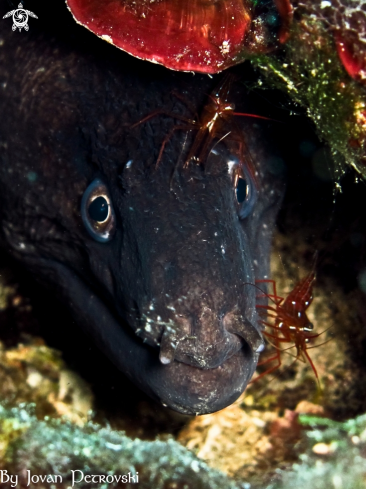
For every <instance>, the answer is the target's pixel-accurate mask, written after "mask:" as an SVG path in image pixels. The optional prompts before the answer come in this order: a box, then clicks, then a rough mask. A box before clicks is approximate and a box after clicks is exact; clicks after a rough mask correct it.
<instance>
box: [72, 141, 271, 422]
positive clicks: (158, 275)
mask: <svg viewBox="0 0 366 489" xmlns="http://www.w3.org/2000/svg"><path fill="white" fill-rule="evenodd" d="M176 154H177V153H176V152H174V151H171V152H170V155H171V157H169V156H168V157H167V158H165V159H164V160H163V162H162V164H160V165H159V167H158V168H156V167H155V163H152V164H150V166H148V165H146V159H145V158H138V157H137V158H136V157H135V158H133V159H130V160H128V161H126V164H124V165H121V166H120V167H119V168H118V170H117V171H116V173H115V175H114V176H113V177H112V178H111V177H110V176H109V177H108V178H106V177H105V176H104V175H103V173H102V172H101V173H100V175H98V174H96V175H95V178H94V179H93V180H92V182H91V183H90V184H89V185H88V187H87V188H86V189H85V191H84V193H83V197H82V199H81V217H82V221H83V224H84V227H85V230H86V231H87V232H88V233H89V236H90V237H89V239H88V236H86V239H85V242H86V247H87V250H88V257H89V267H90V269H91V270H92V273H93V275H94V276H95V277H96V278H97V280H98V283H100V284H103V286H104V288H105V289H106V290H107V291H108V294H109V295H110V298H111V301H112V302H113V304H114V308H115V310H116V313H117V317H120V318H123V319H124V320H125V321H126V322H127V323H128V324H129V325H130V326H131V327H132V329H133V331H134V333H135V335H136V337H137V338H138V339H137V340H136V338H135V341H137V342H139V343H140V346H141V345H145V346H142V347H143V348H144V349H145V350H146V351H149V352H150V355H151V361H150V364H149V368H148V369H147V372H146V379H145V380H144V382H147V383H148V385H149V388H150V389H151V390H152V392H153V393H154V396H155V397H158V398H159V400H160V401H161V402H162V403H163V404H166V405H168V406H170V407H172V408H174V409H176V410H178V411H180V412H184V413H190V414H192V413H207V412H211V411H216V410H219V409H221V408H223V407H225V406H227V405H229V404H231V403H232V402H233V401H234V400H235V399H236V398H237V397H238V396H239V395H240V393H241V392H242V391H243V390H244V388H245V387H246V385H247V383H248V382H249V380H250V378H251V376H252V374H253V372H254V369H255V367H256V363H257V359H258V353H259V352H260V351H261V349H262V346H263V339H262V336H261V334H260V331H259V328H258V320H257V315H256V308H255V295H256V290H255V288H254V287H250V286H248V285H246V284H249V283H251V284H253V283H254V281H255V266H254V263H253V260H254V259H255V258H254V256H253V250H254V246H257V245H254V240H255V236H256V235H257V231H258V227H257V226H258V224H259V223H258V222H255V221H256V219H258V217H259V216H261V217H262V219H263V214H262V212H259V211H260V208H261V203H260V201H259V202H257V200H258V197H259V195H258V193H260V190H259V189H257V188H256V187H259V186H260V185H261V183H263V179H262V178H260V176H259V172H258V176H257V177H258V181H257V182H254V180H253V178H252V177H251V176H250V174H249V172H248V174H247V180H246V183H247V185H248V189H247V191H248V196H247V198H245V199H244V197H243V196H240V195H239V193H238V189H237V188H235V186H234V182H233V178H232V172H233V171H234V167H235V165H236V164H237V163H235V159H234V158H233V156H232V155H231V153H230V150H229V149H228V148H226V147H224V145H223V144H222V145H221V146H220V145H217V146H216V148H215V151H214V152H213V153H211V154H210V155H209V157H208V160H207V161H206V162H205V164H204V165H197V164H196V163H194V162H192V163H191V164H190V165H189V167H188V168H183V164H182V161H181V162H180V164H179V162H178V165H177V161H174V159H173V157H176V156H175V155H176ZM173 155H174V156H173ZM111 182H114V183H113V184H112V183H111ZM264 186H265V185H264ZM262 191H263V190H262ZM243 199H244V200H243ZM239 200H240V202H239ZM266 202H267V203H268V200H266ZM246 214H248V216H246ZM243 215H244V216H246V217H244V218H243V219H242V218H241V216H243ZM263 224H264V225H265V226H266V222H261V223H260V224H259V226H260V225H262V226H263ZM253 226H254V230H255V232H254V235H255V236H253V235H252V234H253ZM253 238H254V240H253ZM253 245H254V246H253ZM117 341H118V340H117ZM117 348H118V343H114V344H113V345H111V348H110V352H112V351H115V350H116V349H117ZM119 348H120V349H119V353H118V354H117V355H115V358H114V361H115V362H116V363H117V364H118V363H119V362H120V363H123V362H124V358H123V357H124V356H125V347H124V345H123V344H121V345H119ZM119 355H120V357H121V359H119V358H118V357H119ZM135 361H136V362H139V358H138V356H136V359H135Z"/></svg>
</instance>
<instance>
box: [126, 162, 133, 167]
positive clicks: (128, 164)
mask: <svg viewBox="0 0 366 489" xmlns="http://www.w3.org/2000/svg"><path fill="white" fill-rule="evenodd" d="M132 163H133V160H128V161H127V163H126V168H131V165H132Z"/></svg>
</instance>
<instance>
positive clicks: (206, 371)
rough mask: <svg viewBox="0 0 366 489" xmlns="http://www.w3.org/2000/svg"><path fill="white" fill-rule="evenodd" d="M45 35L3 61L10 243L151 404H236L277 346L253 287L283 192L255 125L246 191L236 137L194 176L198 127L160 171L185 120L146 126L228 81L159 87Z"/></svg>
mask: <svg viewBox="0 0 366 489" xmlns="http://www.w3.org/2000/svg"><path fill="white" fill-rule="evenodd" d="M74 28H75V29H76V27H74V26H73V25H72V24H70V32H71V31H72V29H74ZM62 32H63V33H64V32H66V33H67V32H68V30H67V29H64V30H63V31H62ZM32 35H33V34H32V33H31V34H30V36H32ZM84 35H85V36H87V35H88V34H87V33H86V34H85V33H84V31H83V32H82V36H84ZM37 36H38V37H37ZM37 36H36V35H35V37H34V39H33V38H31V37H30V38H29V39H28V38H27V41H26V42H25V41H24V43H23V44H22V42H23V41H22V40H21V39H19V38H17V39H16V40H15V39H14V38H13V37H11V36H10V34H9V35H8V39H7V40H5V47H6V50H3V51H1V52H0V65H1V66H0V69H1V73H2V75H1V76H2V79H3V85H2V86H3V87H9V90H8V91H7V92H6V90H5V88H4V90H3V95H4V97H3V98H2V99H1V102H0V104H1V107H0V108H1V112H2V120H1V121H0V134H1V141H2V144H3V146H2V149H3V152H2V155H1V166H0V183H1V185H2V191H1V195H0V199H1V206H0V210H1V234H2V238H3V239H4V240H5V241H6V245H7V248H8V249H10V250H11V251H12V253H13V254H14V255H15V256H16V257H17V258H18V259H19V260H21V261H22V262H23V263H25V264H26V266H27V267H28V268H30V269H31V270H32V271H33V272H34V274H35V275H36V276H37V277H38V278H39V279H40V280H41V281H43V282H44V283H46V284H47V285H48V286H52V287H53V288H54V289H55V291H56V293H57V295H58V296H59V297H60V299H61V300H62V301H63V302H64V303H66V304H67V306H68V307H69V309H70V310H71V311H72V313H73V315H74V317H75V318H76V320H77V322H78V323H79V324H80V325H82V326H83V328H84V329H85V330H86V331H87V332H88V333H90V334H91V335H92V336H93V338H94V340H95V341H96V343H97V344H98V345H99V347H100V348H101V349H103V350H104V351H105V352H106V354H107V355H108V357H109V358H110V359H111V360H112V361H113V362H114V363H115V364H116V365H117V366H118V367H119V368H120V369H121V370H122V371H123V372H124V373H125V374H126V375H127V376H128V377H129V378H131V379H132V380H133V381H134V382H135V383H136V384H137V385H139V386H140V387H141V388H142V389H143V390H144V391H145V392H147V393H148V394H149V395H151V396H152V397H154V398H155V399H157V400H158V401H160V402H161V403H163V404H164V405H167V406H169V407H170V408H172V409H175V410H177V411H179V412H182V413H186V414H204V413H210V412H213V411H217V410H219V409H222V408H224V407H226V406H227V405H229V404H231V403H232V402H233V401H234V400H235V399H237V398H238V396H239V395H240V394H241V393H242V392H243V390H244V389H245V387H246V385H247V384H248V382H249V381H250V379H251V376H252V375H253V372H254V370H255V367H256V364H257V360H258V355H259V352H260V350H261V348H262V344H263V340H262V336H261V333H260V329H259V326H258V318H257V313H256V307H255V304H256V289H255V288H254V287H253V286H248V285H247V284H254V282H255V280H256V279H258V278H264V277H265V275H266V274H267V272H268V260H269V246H270V239H271V234H272V229H273V225H274V219H275V215H276V211H277V208H278V205H279V201H280V196H281V193H282V189H281V184H279V182H278V179H277V178H276V177H275V176H274V175H273V174H272V173H271V171H270V170H271V169H270V168H269V165H268V163H267V162H268V156H267V155H266V153H265V151H264V149H263V147H262V144H261V143H260V141H261V139H260V138H259V136H258V134H257V133H253V132H251V130H250V127H251V126H252V125H253V123H252V122H251V121H249V122H248V121H246V122H244V120H242V121H238V124H239V125H240V127H241V128H242V129H241V130H242V131H243V138H244V136H245V139H243V140H245V144H246V146H247V148H248V150H249V151H250V154H251V157H252V159H253V161H254V166H255V168H256V172H257V175H256V178H255V181H253V178H252V175H251V174H250V172H248V175H247V178H246V185H244V187H245V189H246V190H245V191H248V193H247V194H246V193H245V191H244V194H243V188H238V187H237V188H235V186H234V183H233V177H232V172H233V168H234V167H235V165H237V164H238V162H237V159H235V158H234V157H233V153H232V148H231V147H230V138H226V140H223V141H222V142H221V143H219V144H217V141H216V144H215V147H214V148H213V151H211V152H210V154H209V156H208V158H207V161H205V162H204V164H201V165H198V164H196V163H195V162H191V163H190V165H188V167H187V168H184V165H183V162H184V156H185V155H186V154H187V152H188V151H189V148H190V145H191V144H192V141H193V139H194V137H195V131H192V132H189V131H187V130H181V131H174V134H172V137H171V138H170V139H169V141H168V143H167V145H166V149H165V151H164V154H163V158H162V161H161V162H160V165H159V166H158V168H156V165H155V163H156V160H157V156H158V153H159V149H160V145H161V143H162V141H163V139H164V137H165V136H166V134H168V133H169V131H171V129H172V127H173V126H174V125H175V124H177V122H176V121H174V119H172V118H171V117H167V116H163V115H158V116H156V117H154V118H153V119H151V120H150V121H149V122H147V123H145V124H140V125H138V126H137V127H135V128H131V126H132V124H133V123H134V122H136V121H138V120H140V119H141V118H142V117H144V116H146V115H147V114H148V113H149V111H150V112H151V111H153V110H154V109H156V107H160V108H163V109H164V110H169V111H171V110H173V111H175V112H176V113H178V114H181V115H184V116H185V117H192V116H191V115H190V113H189V111H188V109H187V108H186V107H185V105H184V104H182V103H181V102H179V101H177V99H176V97H174V96H173V95H172V90H173V89H177V87H178V89H180V90H181V93H183V92H184V89H185V90H186V94H188V93H189V100H190V102H191V103H192V104H193V105H194V106H195V107H197V108H199V107H202V105H204V101H205V99H207V93H210V91H211V90H212V89H213V88H214V86H215V85H216V84H217V80H214V81H212V80H209V79H208V78H205V77H203V76H195V77H192V76H191V75H187V74H182V75H177V74H172V73H170V72H167V71H166V70H163V69H162V68H154V67H150V66H149V70H150V71H149V76H150V78H148V77H147V76H146V73H143V74H141V72H140V68H141V62H139V61H136V60H132V58H130V57H128V56H127V55H123V53H115V52H114V51H113V52H112V51H108V49H110V48H109V47H108V46H104V45H103V46H102V48H100V49H102V51H103V53H99V57H98V55H97V54H94V55H93V56H92V57H91V56H89V54H85V53H84V52H83V50H82V49H81V51H80V52H78V53H73V50H72V49H71V48H70V44H69V43H65V44H62V43H61V42H60V41H59V40H57V39H56V40H50V39H47V38H46V39H43V37H42V35H37ZM88 39H89V38H88ZM98 42H99V41H98V40H94V39H93V38H92V37H91V38H90V42H89V41H88V43H86V45H87V47H88V48H89V45H92V43H96V47H95V46H94V48H93V49H94V51H95V52H96V51H97V48H98V47H99V46H100V45H102V44H103V43H101V44H97V43H98ZM73 43H74V41H73ZM104 50H106V52H107V55H104V52H105V51H104ZM25 60H26V62H25ZM139 63H140V64H139ZM9 66H11V69H9ZM121 66H123V67H124V69H121ZM144 66H145V65H144ZM14 67H16V69H15V68H14ZM24 70H26V72H25V71H24ZM154 70H155V71H154ZM232 97H233V100H230V102H234V103H238V104H240V103H241V101H242V99H243V94H242V93H240V90H239V92H235V93H234V92H233V95H232ZM5 141H6V144H5ZM20 141H21V144H20Z"/></svg>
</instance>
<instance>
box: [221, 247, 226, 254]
mask: <svg viewBox="0 0 366 489" xmlns="http://www.w3.org/2000/svg"><path fill="white" fill-rule="evenodd" d="M221 253H222V254H223V255H225V248H224V245H221Z"/></svg>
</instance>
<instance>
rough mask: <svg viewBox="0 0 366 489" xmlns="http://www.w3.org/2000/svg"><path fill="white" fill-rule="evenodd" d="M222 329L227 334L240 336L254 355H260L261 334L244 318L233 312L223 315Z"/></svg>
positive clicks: (262, 342)
mask: <svg viewBox="0 0 366 489" xmlns="http://www.w3.org/2000/svg"><path fill="white" fill-rule="evenodd" d="M222 324H223V326H224V328H225V329H226V330H227V331H228V332H229V333H233V334H236V335H238V336H240V338H242V339H243V340H244V341H245V342H246V343H248V345H249V346H250V348H251V349H252V351H253V352H255V353H260V352H261V351H263V348H264V341H263V337H262V335H261V333H260V332H259V331H258V330H257V328H256V327H255V326H254V325H253V324H252V323H251V322H250V321H249V320H248V319H246V318H245V317H243V316H241V315H238V314H236V313H234V312H229V313H227V314H225V317H224V318H223V320H222Z"/></svg>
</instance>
